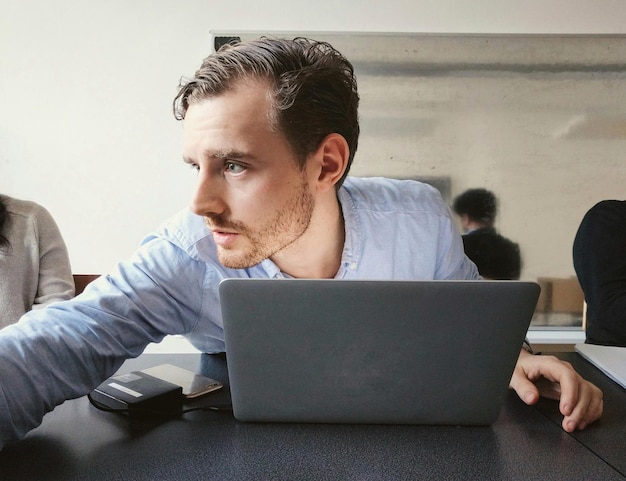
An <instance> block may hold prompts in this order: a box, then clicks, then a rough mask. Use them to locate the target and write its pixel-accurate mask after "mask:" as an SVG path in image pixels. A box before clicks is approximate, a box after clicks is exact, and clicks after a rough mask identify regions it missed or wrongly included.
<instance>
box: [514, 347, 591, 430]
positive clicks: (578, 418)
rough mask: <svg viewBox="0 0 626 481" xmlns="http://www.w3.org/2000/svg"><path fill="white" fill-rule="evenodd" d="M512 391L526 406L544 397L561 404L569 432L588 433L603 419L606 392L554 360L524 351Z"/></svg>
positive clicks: (515, 372)
mask: <svg viewBox="0 0 626 481" xmlns="http://www.w3.org/2000/svg"><path fill="white" fill-rule="evenodd" d="M510 387H511V388H512V389H514V390H515V392H517V395H518V396H519V397H520V398H521V399H522V400H523V401H524V402H525V403H526V404H535V403H536V402H537V401H538V400H539V397H540V396H543V397H547V398H550V399H556V400H558V401H559V410H560V411H561V414H563V422H562V426H563V429H564V430H565V431H567V432H573V431H575V430H576V429H584V428H586V427H587V426H588V425H589V424H591V423H592V422H594V421H596V420H597V419H599V418H600V416H602V410H603V399H602V391H600V389H599V388H598V387H596V386H595V385H593V384H592V383H590V382H589V381H586V380H585V379H583V378H582V377H581V376H580V375H579V374H578V373H577V372H576V371H575V370H574V368H573V367H572V366H571V364H569V363H568V362H566V361H561V360H560V359H557V358H556V357H554V356H542V355H533V354H531V353H529V352H528V351H526V350H522V351H521V353H520V356H519V358H518V360H517V365H516V366H515V370H514V371H513V376H512V377H511V382H510Z"/></svg>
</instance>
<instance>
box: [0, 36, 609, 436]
mask: <svg viewBox="0 0 626 481" xmlns="http://www.w3.org/2000/svg"><path fill="white" fill-rule="evenodd" d="M174 105H175V112H176V115H177V117H178V118H179V119H182V120H183V126H184V151H183V158H184V161H185V162H186V163H188V164H190V165H191V166H193V167H194V168H195V169H196V170H197V171H198V187H197V190H196V192H195V194H194V197H193V200H192V203H191V210H192V211H193V213H191V212H183V213H181V214H180V215H179V216H177V217H176V218H175V219H173V220H172V221H170V222H167V223H166V224H164V225H163V227H162V228H161V229H160V230H159V232H158V233H156V234H154V235H151V236H149V237H147V238H146V239H145V241H144V242H143V244H142V246H141V247H140V249H139V250H138V251H137V253H136V254H135V255H134V256H133V258H132V259H131V260H130V261H127V262H122V263H120V264H119V265H118V266H117V268H116V269H115V270H114V272H112V273H111V274H110V275H108V276H106V277H103V278H101V279H99V280H97V281H95V283H93V284H92V286H90V287H89V288H88V289H87V290H86V291H85V292H84V293H83V294H82V295H81V296H79V297H78V298H76V299H75V300H72V301H67V302H64V303H59V304H56V305H53V306H50V307H48V308H47V309H46V310H45V311H40V312H37V313H30V314H27V315H26V316H24V317H23V318H22V320H21V321H20V322H19V323H18V324H17V325H15V326H10V327H9V328H7V329H6V330H4V331H2V332H0V388H1V389H2V392H0V435H1V436H2V440H3V441H4V442H6V441H9V440H11V439H16V438H19V437H21V436H23V435H24V434H25V433H26V432H27V431H28V430H29V429H32V428H33V427H35V426H36V425H38V424H39V423H40V421H41V418H42V416H43V415H44V413H45V412H46V411H48V410H50V409H52V408H53V407H54V406H55V405H56V404H59V403H61V402H63V401H64V400H65V399H68V398H72V397H78V396H82V395H84V394H86V393H88V392H90V391H91V390H92V389H93V388H94V387H95V386H97V385H98V384H99V383H100V382H102V381H103V380H104V379H106V378H107V377H108V376H110V375H111V374H113V373H114V372H115V371H116V370H117V369H118V368H119V366H120V365H121V364H122V362H123V361H124V360H125V359H126V358H128V357H132V356H137V355H139V354H140V353H141V352H142V351H143V349H144V347H145V346H146V345H147V344H148V343H150V342H154V341H160V340H161V339H162V338H163V336H164V335H166V334H185V335H186V336H187V338H188V339H189V340H190V341H191V342H192V343H193V344H194V345H195V346H196V347H197V348H198V349H200V350H201V351H203V352H208V353H217V352H223V351H224V340H223V339H224V338H223V331H222V324H221V317H220V308H219V298H218V294H217V287H218V283H219V281H220V280H221V279H223V278H226V277H266V278H267V277H270V278H279V277H309V278H311V277H316V278H317V277H319V278H340V279H350V278H380V279H391V278H394V279H475V278H478V274H477V272H476V270H475V266H474V265H473V264H472V263H471V262H470V261H469V260H468V259H467V258H466V257H465V256H464V255H463V251H462V246H461V240H460V237H459V236H458V234H455V227H454V225H453V223H452V221H451V219H450V216H449V212H448V210H447V209H446V208H445V206H444V205H443V203H442V201H441V198H440V197H439V196H438V195H437V193H436V191H435V190H434V189H432V188H429V187H427V186H425V185H423V184H419V183H416V182H399V181H391V180H385V179H373V180H372V179H346V174H347V171H348V168H349V165H350V163H351V162H352V159H353V157H354V153H355V151H356V147H357V141H358V133H359V127H358V121H357V108H358V94H357V91H356V82H355V79H354V76H353V71H352V66H351V65H350V63H349V62H348V61H347V60H345V59H344V58H343V57H342V56H341V54H339V53H338V52H337V51H335V50H334V49H333V48H332V47H331V46H330V45H328V44H324V43H315V42H312V41H308V40H306V39H296V40H269V39H262V40H258V41H255V42H250V43H247V44H240V45H238V46H235V47H227V48H226V49H225V50H220V52H218V53H217V54H214V55H211V56H209V57H208V58H207V59H205V61H204V63H203V65H202V67H201V68H200V70H199V71H198V72H197V73H196V75H195V77H194V78H193V79H191V80H190V81H188V82H187V83H185V84H184V85H182V87H181V89H180V92H179V94H178V96H177V97H176V99H175V103H174ZM344 180H345V182H344ZM403 239H411V242H404V241H403ZM242 302H245V299H242ZM540 378H547V379H549V380H550V381H553V383H552V384H550V387H551V391H550V392H547V391H546V392H545V393H546V394H549V395H551V396H556V397H558V396H559V393H560V398H561V403H560V407H561V411H562V412H563V414H564V420H563V427H564V428H565V429H566V430H568V431H573V430H574V429H577V428H580V429H582V428H584V427H585V426H586V425H587V424H588V423H590V422H592V421H594V420H595V419H597V418H598V417H599V416H600V415H601V412H602V394H601V392H600V391H599V390H598V389H597V388H596V387H595V386H593V385H592V384H590V383H588V382H586V381H584V380H583V379H582V378H581V377H580V376H578V374H576V373H575V372H574V371H573V370H572V368H571V367H570V366H569V365H567V364H564V363H562V362H560V361H558V360H557V359H555V358H550V357H545V358H544V357H540V356H531V355H530V354H529V353H528V352H526V351H524V352H522V353H521V354H520V360H519V362H518V365H517V367H516V370H515V374H514V375H513V378H512V380H511V386H512V387H513V388H514V389H515V390H516V391H517V392H518V393H519V394H520V396H522V397H523V399H524V400H525V401H526V402H528V403H533V402H536V401H537V398H538V396H539V391H538V390H537V388H536V387H535V385H534V384H533V381H535V380H539V379H540Z"/></svg>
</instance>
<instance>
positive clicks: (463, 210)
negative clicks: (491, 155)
mask: <svg viewBox="0 0 626 481" xmlns="http://www.w3.org/2000/svg"><path fill="white" fill-rule="evenodd" d="M452 208H453V209H454V212H456V213H457V214H458V215H459V217H460V218H461V225H462V227H463V231H464V235H463V249H464V250H465V254H466V255H467V257H469V258H470V259H471V260H472V262H474V264H476V267H478V272H479V273H480V275H481V276H483V277H484V278H485V279H502V280H506V279H519V277H520V274H521V270H522V259H521V255H520V249H519V245H518V244H516V243H515V242H513V241H511V240H509V239H507V238H506V237H504V236H502V235H500V234H498V232H497V231H496V229H495V228H494V227H493V224H494V221H495V219H496V212H497V200H496V196H495V195H494V194H493V193H492V192H490V191H488V190H486V189H469V190H467V191H465V192H463V193H462V194H461V195H459V196H458V197H456V198H455V199H454V204H453V206H452Z"/></svg>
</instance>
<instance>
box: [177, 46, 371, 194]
mask: <svg viewBox="0 0 626 481" xmlns="http://www.w3.org/2000/svg"><path fill="white" fill-rule="evenodd" d="M241 80H262V81H263V80H264V81H268V82H269V84H270V86H271V87H270V88H271V90H270V95H271V98H272V103H273V112H272V113H271V114H270V118H269V119H268V121H269V124H270V126H272V127H273V128H274V129H275V130H276V131H278V132H282V133H283V134H284V135H285V137H286V138H287V141H288V142H289V144H290V145H291V148H292V150H293V152H294V155H295V156H296V158H297V160H298V161H299V163H300V166H301V167H304V165H305V163H306V160H307V158H308V157H309V155H310V154H312V153H313V152H315V150H316V149H317V148H318V147H319V145H320V143H321V142H322V140H323V139H324V138H325V137H326V136H327V135H329V134H331V133H338V134H340V135H342V136H343V137H344V138H345V139H346V141H347V143H348V147H349V148H350V156H349V159H348V166H347V168H346V171H345V173H344V175H343V177H342V178H341V180H340V181H339V182H338V183H337V188H339V186H340V185H341V183H342V182H343V180H344V178H345V176H346V175H347V174H348V171H349V169H350V165H351V164H352V160H353V159H354V154H355V152H356V149H357V145H358V138H359V120H358V106H359V95H358V92H357V85H356V77H355V76H354V69H353V67H352V64H351V63H350V62H349V61H348V60H347V59H346V58H345V57H344V56H343V55H342V54H341V53H339V52H338V51H337V50H335V49H334V48H333V47H332V46H331V45H330V44H328V43H326V42H317V41H314V40H310V39H307V38H302V37H298V38H295V39H289V40H288V39H275V38H266V37H263V38H260V39H257V40H252V41H249V42H242V43H237V44H226V45H224V46H222V47H221V48H220V49H219V50H218V51H217V52H215V53H213V54H212V55H209V56H208V57H207V58H206V59H205V60H204V61H203V62H202V65H201V67H200V69H198V71H197V72H196V73H195V75H194V77H193V78H191V79H184V80H182V81H181V84H180V88H179V92H178V95H176V97H175V99H174V104H173V107H174V115H175V117H176V118H177V119H178V120H182V119H184V118H185V114H186V112H187V109H188V108H189V105H191V104H193V103H197V102H201V101H202V100H204V99H207V98H212V97H216V96H219V95H221V94H223V93H225V92H228V91H229V90H230V89H232V88H234V87H235V86H236V85H237V84H238V82H239V81H241Z"/></svg>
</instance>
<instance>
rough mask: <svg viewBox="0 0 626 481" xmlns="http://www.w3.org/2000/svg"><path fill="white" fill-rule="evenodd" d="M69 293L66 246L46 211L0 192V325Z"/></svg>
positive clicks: (71, 291) (71, 289) (70, 282)
mask: <svg viewBox="0 0 626 481" xmlns="http://www.w3.org/2000/svg"><path fill="white" fill-rule="evenodd" d="M72 297H74V280H73V278H72V269H71V267H70V260H69V256H68V253H67V247H66V245H65V242H64V240H63V237H62V236H61V232H60V231H59V228H58V226H57V224H56V222H55V221H54V219H53V218H52V216H51V215H50V213H49V212H48V211H47V210H46V209H45V208H44V207H42V206H41V205H39V204H36V203H35V202H31V201H26V200H18V199H14V198H12V197H8V196H6V195H0V328H3V327H5V326H7V325H9V324H12V323H14V322H16V321H17V320H18V319H19V318H20V317H21V316H22V315H23V314H24V313H26V312H28V311H30V310H31V309H37V308H40V307H43V306H45V305H47V304H50V303H51V302H54V301H61V300H66V299H71V298H72Z"/></svg>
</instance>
